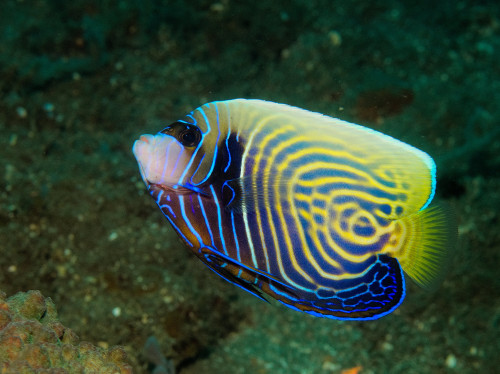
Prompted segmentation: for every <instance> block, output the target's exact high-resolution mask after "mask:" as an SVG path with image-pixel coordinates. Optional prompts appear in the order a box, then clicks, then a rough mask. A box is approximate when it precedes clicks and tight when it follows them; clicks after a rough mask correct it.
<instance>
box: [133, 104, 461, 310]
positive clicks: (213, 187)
mask: <svg viewBox="0 0 500 374" xmlns="http://www.w3.org/2000/svg"><path fill="white" fill-rule="evenodd" d="M132 150H133V153H134V155H135V158H136V160H137V163H138V166H139V170H140V173H141V177H142V179H143V181H144V183H145V184H146V186H147V189H148V192H149V194H150V195H151V196H152V198H153V199H154V201H155V202H156V204H157V205H158V207H159V208H160V210H161V211H162V212H163V214H164V215H165V217H166V219H167V220H168V221H169V222H170V224H171V226H172V227H173V229H174V230H175V231H176V233H177V234H178V236H179V237H180V238H181V239H182V241H183V242H184V244H185V245H186V246H187V248H188V249H190V250H191V251H192V253H194V255H196V256H197V257H198V258H199V259H200V260H201V261H202V262H203V263H204V264H205V265H206V266H208V267H209V268H210V269H211V270H213V271H214V272H215V273H216V274H218V275H219V276H221V277H222V278H224V279H225V280H226V281H228V282H230V283H232V284H234V285H236V286H238V287H240V288H242V289H243V290H245V291H247V292H249V293H251V294H253V295H254V296H256V297H258V298H260V299H262V300H265V301H268V300H267V299H266V296H267V297H271V298H274V299H276V300H278V301H279V302H280V303H282V304H284V305H285V306H287V307H289V308H291V309H294V310H297V311H301V312H305V313H308V314H310V315H313V316H317V317H326V318H332V319H340V320H373V319H377V318H380V317H382V316H385V315H388V314H390V313H391V312H393V311H394V310H395V309H396V308H398V307H399V306H400V305H401V303H402V301H403V299H404V298H405V294H406V285H405V275H408V276H409V277H410V278H411V279H412V280H413V281H414V282H415V283H417V284H418V285H419V286H421V287H423V288H425V289H432V288H434V287H436V284H439V282H440V281H441V280H442V278H443V276H444V270H445V268H446V263H447V262H448V261H447V259H448V258H449V255H450V253H451V247H453V238H454V237H455V236H456V225H454V223H453V219H452V217H451V214H450V213H449V211H448V210H447V209H446V207H444V206H442V205H440V204H436V205H435V204H433V205H430V204H431V201H432V200H433V198H434V195H435V191H436V165H435V163H434V161H433V159H432V158H431V157H430V156H429V155H428V154H427V153H425V152H423V151H421V150H419V149H417V148H415V147H413V146H411V145H409V144H406V143H403V142H401V141H399V140H397V139H395V138H392V137H390V136H388V135H385V134H383V133H381V132H378V131H376V130H373V129H370V128H368V127H363V126H361V125H357V124H354V123H350V122H346V121H343V120H341V119H337V118H333V117H329V116H326V115H323V114H320V113H315V112H311V111H308V110H305V109H300V108H297V107H293V106H289V105H286V104H279V103H274V102H270V101H264V100H256V99H232V100H226V101H215V102H211V103H207V104H204V105H202V106H200V107H199V108H197V109H195V110H193V111H192V112H191V113H189V114H187V115H185V116H184V117H182V118H181V119H179V120H177V121H175V122H173V123H172V124H170V125H168V126H166V127H165V128H163V129H162V130H161V131H159V132H158V133H157V134H156V135H151V134H145V135H142V136H140V137H139V139H138V140H136V141H135V143H134V145H133V149H132Z"/></svg>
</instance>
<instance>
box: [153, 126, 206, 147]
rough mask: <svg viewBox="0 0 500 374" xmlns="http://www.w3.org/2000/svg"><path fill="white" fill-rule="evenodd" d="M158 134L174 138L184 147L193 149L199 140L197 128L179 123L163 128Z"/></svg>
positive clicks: (199, 135) (199, 134)
mask: <svg viewBox="0 0 500 374" xmlns="http://www.w3.org/2000/svg"><path fill="white" fill-rule="evenodd" d="M160 133H162V134H166V135H170V136H173V137H175V138H176V139H177V140H178V141H179V143H181V144H182V145H183V146H185V147H194V146H196V145H197V144H198V143H199V142H200V140H201V131H200V129H198V127H196V126H194V125H190V124H188V123H185V122H180V121H178V122H174V123H172V124H171V125H169V126H167V127H165V128H164V129H163V130H161V131H160Z"/></svg>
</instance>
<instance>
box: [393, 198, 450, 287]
mask: <svg viewBox="0 0 500 374" xmlns="http://www.w3.org/2000/svg"><path fill="white" fill-rule="evenodd" d="M402 220H404V221H406V224H407V227H408V228H410V230H409V235H408V238H407V241H406V245H405V250H404V251H403V252H402V253H401V255H400V256H398V261H399V263H400V264H401V267H402V268H403V270H404V271H405V273H407V274H408V275H409V276H410V277H411V278H412V279H413V280H414V281H415V282H416V283H417V284H418V285H419V286H421V287H423V288H426V289H433V288H434V287H436V286H437V285H439V283H440V282H441V281H442V279H443V278H444V275H445V271H446V268H447V265H448V263H449V256H450V252H451V249H453V247H454V246H455V244H456V238H457V225H456V220H455V217H454V214H453V213H452V211H451V209H450V208H448V207H443V206H442V205H434V206H431V207H429V208H427V209H424V210H422V211H420V212H417V213H415V214H411V215H409V216H407V217H404V218H402Z"/></svg>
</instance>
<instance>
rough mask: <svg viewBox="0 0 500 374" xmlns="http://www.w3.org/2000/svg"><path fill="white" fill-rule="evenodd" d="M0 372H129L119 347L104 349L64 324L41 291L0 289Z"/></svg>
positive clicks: (124, 356) (23, 373)
mask: <svg viewBox="0 0 500 374" xmlns="http://www.w3.org/2000/svg"><path fill="white" fill-rule="evenodd" d="M0 373H2V374H7V373H21V374H31V373H50V374H71V373H85V374H91V373H92V374H93V373H103V374H108V373H109V374H118V373H119V374H127V373H132V369H131V367H130V365H129V364H128V363H127V356H126V353H125V351H124V350H123V349H122V348H121V347H112V348H110V349H103V348H100V347H96V346H94V345H92V344H90V343H87V342H79V339H78V336H77V335H76V334H75V333H74V332H73V331H71V330H70V329H68V328H66V327H64V326H63V325H62V324H61V323H60V322H59V321H58V319H57V311H56V307H55V305H54V303H53V302H52V300H51V299H50V298H44V297H43V296H42V294H41V293H40V291H28V292H19V293H17V294H15V295H14V296H12V297H9V298H6V295H5V293H3V292H1V291H0Z"/></svg>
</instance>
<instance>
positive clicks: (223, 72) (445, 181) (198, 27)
mask: <svg viewBox="0 0 500 374" xmlns="http://www.w3.org/2000/svg"><path fill="white" fill-rule="evenodd" d="M499 60H500V3H498V2H497V1H473V0H466V1H456V0H455V1H448V0H443V1H427V0H425V1H419V2H412V1H395V0H388V1H383V2H373V1H342V2H332V1H330V0H292V1H290V0H289V1H281V0H279V1H248V0H241V1H234V0H221V1H210V0H190V1H182V0H170V1H168V0H165V1H159V0H157V1H154V0H144V1H132V0H131V1H119V0H100V1H97V0H90V1H89V0H86V1H80V0H75V1H71V2H67V1H61V0H51V1H49V0H45V1H44V0H25V1H15V0H4V1H2V10H1V12H0V160H1V165H2V167H1V168H0V290H1V291H3V292H5V293H6V295H7V296H11V295H14V294H15V293H16V292H19V291H28V290H31V289H36V290H40V291H41V292H42V293H43V295H44V296H45V297H50V298H51V299H52V300H53V301H54V303H55V305H56V306H57V311H58V318H59V320H60V321H61V323H62V324H64V325H65V326H67V327H69V328H70V329H71V330H73V331H74V332H75V333H76V334H77V335H78V336H79V337H80V340H81V341H89V342H92V343H93V344H94V345H96V346H97V347H99V349H101V348H102V349H107V348H109V347H111V346H114V345H120V346H122V347H123V348H124V350H125V351H126V352H127V356H128V359H127V360H128V362H129V363H130V365H131V367H132V368H133V370H134V372H135V373H151V372H153V370H155V368H156V370H157V371H156V373H169V374H173V373H180V374H189V373H220V374H225V373H232V374H233V373H262V374H264V373H273V374H280V373H290V374H292V373H297V374H298V373H325V374H326V373H348V372H347V371H346V370H351V371H350V372H349V373H361V374H368V373H455V372H456V373H493V372H496V371H498V367H499V364H500V359H499V357H498V346H499V345H500V342H499V336H498V335H499V334H498V331H499V328H500V298H499V296H500V282H499V279H498V267H499V265H500V261H499V258H500V230H498V227H499V222H500V220H499V207H500V172H499V168H500V124H499V122H498V118H499V117H500V116H499V111H500V79H499V78H500V64H499V63H498V61H499ZM237 97H245V98H260V99H266V100H271V101H276V102H284V103H287V104H291V105H296V106H300V107H302V108H305V109H309V110H313V111H318V112H321V113H324V114H327V115H330V116H333V117H339V118H342V119H344V120H348V121H351V122H355V123H359V124H362V125H364V126H368V127H371V128H373V129H376V130H378V131H382V132H384V133H386V134H389V135H392V136H394V137H396V138H398V139H401V140H403V141H405V142H407V143H409V144H412V145H414V146H416V147H418V148H420V149H422V150H425V151H426V152H428V153H429V154H430V155H431V156H432V157H433V158H434V159H435V160H436V163H437V164H438V190H437V198H438V199H441V200H444V201H446V202H447V203H448V204H449V205H451V206H452V207H453V209H454V210H455V212H456V215H457V220H458V223H459V240H458V242H459V245H458V246H457V248H456V249H455V250H454V252H453V256H452V260H451V263H450V270H449V273H448V276H447V278H446V279H445V281H444V283H443V284H442V285H441V286H440V287H439V288H438V289H437V290H435V291H434V292H427V291H424V290H421V289H419V288H417V287H416V286H414V285H413V284H410V282H408V283H409V284H408V294H407V297H406V300H405V301H404V303H403V305H402V306H401V307H400V308H399V309H398V310H397V311H396V312H394V313H392V314H391V315H389V316H386V317H384V318H382V319H380V320H376V321H366V322H342V321H334V320H327V319H320V318H314V317H311V316H308V315H304V314H301V313H297V312H294V311H291V310H289V309H287V308H284V307H281V306H279V305H277V303H271V305H269V304H266V303H263V302H261V301H259V300H258V299H256V298H254V297H253V296H251V295H249V294H247V293H245V292H243V291H241V290H240V289H239V288H236V287H234V286H232V285H230V284H228V283H226V282H224V281H223V280H222V279H219V278H218V277H217V276H216V275H215V274H213V273H212V272H210V271H208V270H207V269H206V268H205V267H204V265H203V264H202V263H201V262H200V261H198V260H197V259H196V258H195V257H194V256H192V255H191V254H190V253H189V252H188V251H187V250H186V249H185V248H184V247H183V245H182V243H181V242H180V240H179V239H178V238H177V236H176V235H175V232H174V231H173V229H171V227H170V226H169V225H168V222H167V221H166V220H165V219H164V217H163V216H162V214H161V212H160V211H159V210H158V209H157V207H156V206H155V204H154V201H153V200H152V199H151V198H150V197H149V196H147V194H146V191H145V187H144V184H143V183H142V181H141V179H140V175H139V171H138V168H137V165H136V161H135V159H134V157H133V155H132V153H131V146H132V143H133V141H134V140H135V139H136V138H137V137H138V136H139V135H140V134H143V133H155V132H157V131H159V130H160V129H161V128H162V127H163V126H164V125H166V124H169V123H170V122H172V121H174V120H176V119H177V118H180V117H181V116H183V115H184V114H185V113H187V112H189V111H191V110H193V109H195V108H196V107H198V106H199V105H201V104H203V103H205V102H208V101H213V100H222V99H232V98H237ZM153 336H154V337H155V338H154V339H153V340H154V342H155V344H154V347H155V348H154V349H153V348H151V345H145V343H146V341H147V339H148V338H151V337H153ZM144 347H146V348H144ZM152 356H155V357H157V359H156V360H155V359H152V358H151V357H152ZM161 362H162V363H163V364H161ZM166 362H167V363H168V365H167V364H164V363H166ZM161 370H163V371H161Z"/></svg>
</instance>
